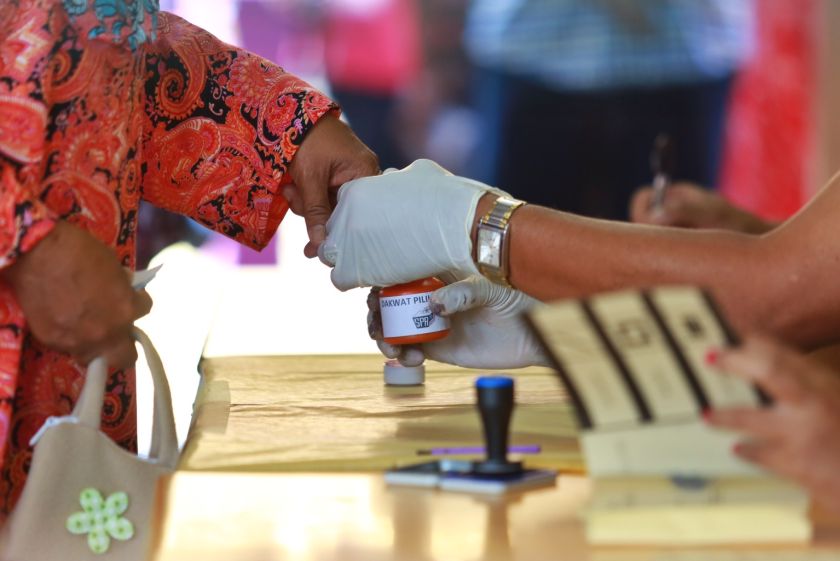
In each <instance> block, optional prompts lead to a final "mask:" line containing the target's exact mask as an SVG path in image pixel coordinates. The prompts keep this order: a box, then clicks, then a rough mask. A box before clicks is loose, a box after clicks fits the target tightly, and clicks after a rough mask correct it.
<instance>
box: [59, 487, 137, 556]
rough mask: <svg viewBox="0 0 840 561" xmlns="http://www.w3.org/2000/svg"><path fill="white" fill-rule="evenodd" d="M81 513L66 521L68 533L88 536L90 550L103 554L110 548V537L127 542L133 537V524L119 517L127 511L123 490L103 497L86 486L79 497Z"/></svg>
mask: <svg viewBox="0 0 840 561" xmlns="http://www.w3.org/2000/svg"><path fill="white" fill-rule="evenodd" d="M79 504H81V505H82V509H83V510H82V512H74V513H73V514H71V515H70V516H69V518H67V530H68V531H69V532H70V533H71V534H76V535H80V534H87V541H88V546H89V547H90V550H91V551H92V552H94V553H105V552H106V551H108V548H109V547H111V538H114V539H115V540H122V541H125V540H130V539H131V538H132V537H134V525H133V524H132V523H131V522H130V521H128V520H126V519H125V518H123V517H122V514H123V513H124V512H125V511H126V510H127V509H128V495H127V494H125V493H124V492H122V491H118V492H116V493H112V494H111V495H108V498H107V499H103V498H102V493H100V492H99V491H97V490H96V489H93V488H92V487H88V488H87V489H82V493H81V494H80V495H79Z"/></svg>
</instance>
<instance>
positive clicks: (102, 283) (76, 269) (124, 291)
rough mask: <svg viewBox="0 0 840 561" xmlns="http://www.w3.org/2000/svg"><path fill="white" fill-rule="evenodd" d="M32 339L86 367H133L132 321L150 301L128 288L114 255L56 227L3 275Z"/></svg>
mask: <svg viewBox="0 0 840 561" xmlns="http://www.w3.org/2000/svg"><path fill="white" fill-rule="evenodd" d="M2 274H3V278H4V279H5V280H6V281H7V282H9V284H10V285H11V286H12V288H13V289H14V291H15V293H16V295H17V298H18V301H19V302H20V305H21V308H23V313H24V315H25V316H26V321H27V324H28V326H29V329H30V330H31V331H32V334H33V335H34V336H35V338H36V339H38V340H39V341H40V342H41V343H43V344H44V345H46V346H48V347H50V348H53V349H56V350H58V351H62V352H66V353H69V354H71V355H73V356H74V357H76V358H77V359H78V360H79V361H80V362H82V363H83V364H87V363H88V362H90V361H91V360H93V359H94V358H96V357H98V356H104V357H105V358H106V360H107V361H108V365H109V366H112V367H116V368H124V367H128V366H131V365H132V364H134V361H135V360H136V359H137V351H136V350H135V348H134V341H133V339H132V337H131V328H132V326H133V324H134V320H136V319H137V318H139V317H142V316H144V315H146V314H147V313H149V310H150V309H151V307H152V299H151V298H150V297H149V295H148V294H147V293H146V292H144V291H141V292H136V291H135V290H133V289H132V288H131V278H130V276H129V274H128V273H127V272H126V270H125V269H123V268H122V266H121V265H120V263H119V261H118V260H117V258H116V256H115V255H114V252H113V251H112V250H111V249H110V248H109V247H107V246H106V245H104V244H103V243H101V242H100V241H99V240H97V239H96V238H94V237H93V236H92V235H91V234H89V233H87V232H85V231H84V230H82V229H80V228H77V227H75V226H72V225H70V224H68V223H66V222H59V223H58V224H57V225H56V226H55V228H54V229H53V231H52V232H50V234H49V235H48V236H47V237H46V238H44V239H43V240H41V242H40V243H38V245H36V246H35V248H34V249H32V250H31V251H30V252H29V253H27V254H25V255H24V256H22V257H21V258H20V259H18V261H17V262H16V263H15V264H14V265H12V266H10V267H9V268H7V269H6V270H4V271H3V273H2Z"/></svg>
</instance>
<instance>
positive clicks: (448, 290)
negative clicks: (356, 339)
mask: <svg viewBox="0 0 840 561" xmlns="http://www.w3.org/2000/svg"><path fill="white" fill-rule="evenodd" d="M378 292H379V291H378V290H376V289H374V290H373V291H371V296H370V297H369V298H368V308H369V311H368V331H369V332H370V334H371V337H373V338H374V339H376V343H377V345H378V346H379V350H381V351H382V354H384V355H385V356H387V357H388V358H396V359H399V361H400V363H402V364H403V365H405V366H417V365H419V364H422V362H423V360H424V359H425V358H426V357H428V358H431V359H433V360H437V361H440V362H447V363H449V364H456V365H458V366H463V367H467V368H489V369H494V370H495V369H503V368H521V367H524V366H536V365H541V366H547V365H548V360H547V359H546V357H545V355H544V354H543V352H542V348H541V346H540V345H539V343H538V342H537V340H536V338H535V337H534V336H533V334H532V333H531V330H530V329H529V328H528V325H527V324H526V323H525V319H524V318H523V317H522V314H523V313H524V312H525V311H527V310H529V309H530V308H531V307H533V306H537V305H541V303H540V302H539V300H535V299H533V298H531V297H530V296H528V295H527V294H525V293H523V292H520V291H518V290H512V289H509V288H505V287H503V286H501V285H498V284H495V283H492V282H490V281H489V280H487V279H485V278H484V277H480V276H473V277H469V278H467V279H465V280H462V281H459V282H456V283H453V284H450V285H448V286H445V287H443V288H441V289H439V290H437V291H435V292H434V294H432V298H431V308H432V311H434V312H435V313H437V314H440V315H442V316H448V317H449V323H450V326H451V332H450V333H449V335H448V336H447V337H446V338H445V339H440V340H438V341H433V342H431V343H423V344H422V345H406V346H396V345H390V344H388V343H386V342H384V341H383V340H382V324H381V319H380V315H379V297H378V296H379V295H378Z"/></svg>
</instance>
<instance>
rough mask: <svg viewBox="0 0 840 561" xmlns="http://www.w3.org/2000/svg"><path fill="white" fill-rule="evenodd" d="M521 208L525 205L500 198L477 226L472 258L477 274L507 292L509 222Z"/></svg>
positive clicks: (508, 285)
mask: <svg viewBox="0 0 840 561" xmlns="http://www.w3.org/2000/svg"><path fill="white" fill-rule="evenodd" d="M524 204H525V201H520V200H517V199H511V198H509V197H499V198H497V199H496V201H495V203H494V204H493V207H492V208H491V209H490V211H489V212H488V213H487V214H485V215H484V216H483V217H481V219H480V220H479V222H478V228H477V230H478V234H477V239H476V248H475V256H474V259H475V262H476V265H477V266H478V270H479V271H480V272H481V274H482V275H484V276H485V277H487V279H489V280H490V281H492V282H495V283H497V284H501V285H502V286H506V287H509V288H510V287H511V285H510V282H509V281H508V278H509V276H510V239H509V238H510V236H509V233H510V219H511V216H512V215H513V213H514V211H515V210H516V209H518V208H519V207H521V206H522V205H524Z"/></svg>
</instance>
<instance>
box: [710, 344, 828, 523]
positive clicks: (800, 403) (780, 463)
mask: <svg viewBox="0 0 840 561" xmlns="http://www.w3.org/2000/svg"><path fill="white" fill-rule="evenodd" d="M707 362H708V357H707ZM716 366H717V367H718V368H720V370H721V371H723V372H725V373H726V374H728V375H733V376H738V377H740V378H743V379H745V380H747V381H749V382H752V383H754V384H756V385H757V386H759V387H760V388H761V389H762V390H764V391H765V392H766V393H767V394H768V395H770V397H772V398H773V400H774V403H773V405H772V406H770V407H767V408H761V409H754V408H753V409H750V408H740V409H727V410H717V411H712V412H710V413H709V414H708V415H704V417H705V419H706V422H708V423H709V424H710V425H712V426H715V427H719V428H724V429H729V430H734V431H737V432H740V433H743V434H744V436H745V437H746V439H745V440H743V441H741V442H739V443H738V444H737V445H736V446H735V447H734V448H733V453H735V454H736V455H737V456H739V457H740V458H743V459H744V460H747V461H750V462H753V463H755V464H758V465H760V466H762V467H764V468H766V469H768V470H770V471H772V472H775V473H777V474H779V475H781V476H784V477H787V478H790V479H792V480H794V481H797V482H798V483H799V484H801V485H802V486H803V487H804V488H806V489H807V490H808V491H810V492H811V494H812V495H813V497H814V499H815V500H816V501H818V502H820V503H822V504H823V506H825V507H826V508H828V509H831V510H833V511H834V512H837V513H840V373H838V372H834V371H832V370H831V369H830V368H827V367H826V366H825V365H823V364H820V363H818V362H816V361H814V360H812V359H809V358H808V357H806V356H804V355H802V354H799V353H797V352H796V351H793V350H791V349H789V348H786V347H784V346H782V345H781V344H778V343H776V342H774V341H770V340H768V339H763V338H750V339H748V340H747V341H746V343H745V344H744V345H743V346H741V347H740V348H738V349H734V350H726V351H722V352H720V353H719V355H718V357H717V360H716Z"/></svg>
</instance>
